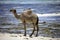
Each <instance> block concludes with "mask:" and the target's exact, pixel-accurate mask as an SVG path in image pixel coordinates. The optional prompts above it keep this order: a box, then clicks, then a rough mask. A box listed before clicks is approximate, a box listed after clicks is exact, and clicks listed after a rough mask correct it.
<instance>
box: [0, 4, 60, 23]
mask: <svg viewBox="0 0 60 40" xmlns="http://www.w3.org/2000/svg"><path fill="white" fill-rule="evenodd" d="M12 8H14V9H16V10H17V13H18V14H20V13H21V12H23V10H25V9H27V8H31V9H32V10H33V12H35V13H38V14H46V13H48V14H49V13H51V14H52V13H60V4H0V19H1V20H0V23H2V22H4V23H7V22H12V23H16V24H17V23H18V22H19V21H18V20H17V19H16V18H15V17H14V16H13V14H12V13H11V12H10V11H9V10H10V9H12ZM39 21H46V22H60V16H54V17H39Z"/></svg>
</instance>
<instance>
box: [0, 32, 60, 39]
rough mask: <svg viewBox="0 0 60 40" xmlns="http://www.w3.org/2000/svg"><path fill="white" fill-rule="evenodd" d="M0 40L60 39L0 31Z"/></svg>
mask: <svg viewBox="0 0 60 40" xmlns="http://www.w3.org/2000/svg"><path fill="white" fill-rule="evenodd" d="M0 40H60V38H51V37H43V36H38V37H35V36H34V35H33V36H32V38H31V37H29V35H27V36H23V34H10V33H0Z"/></svg>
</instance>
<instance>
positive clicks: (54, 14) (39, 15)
mask: <svg viewBox="0 0 60 40" xmlns="http://www.w3.org/2000/svg"><path fill="white" fill-rule="evenodd" d="M37 15H38V17H42V16H60V13H58V14H56V13H51V14H37Z"/></svg>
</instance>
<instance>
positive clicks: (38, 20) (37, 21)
mask: <svg viewBox="0 0 60 40" xmlns="http://www.w3.org/2000/svg"><path fill="white" fill-rule="evenodd" d="M38 21H39V18H38V17H37V21H36V25H38Z"/></svg>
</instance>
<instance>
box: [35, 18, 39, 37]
mask: <svg viewBox="0 0 60 40" xmlns="http://www.w3.org/2000/svg"><path fill="white" fill-rule="evenodd" d="M38 21H39V18H38V17H37V21H36V26H35V27H36V28H37V33H36V37H37V36H38V31H39V27H38Z"/></svg>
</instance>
